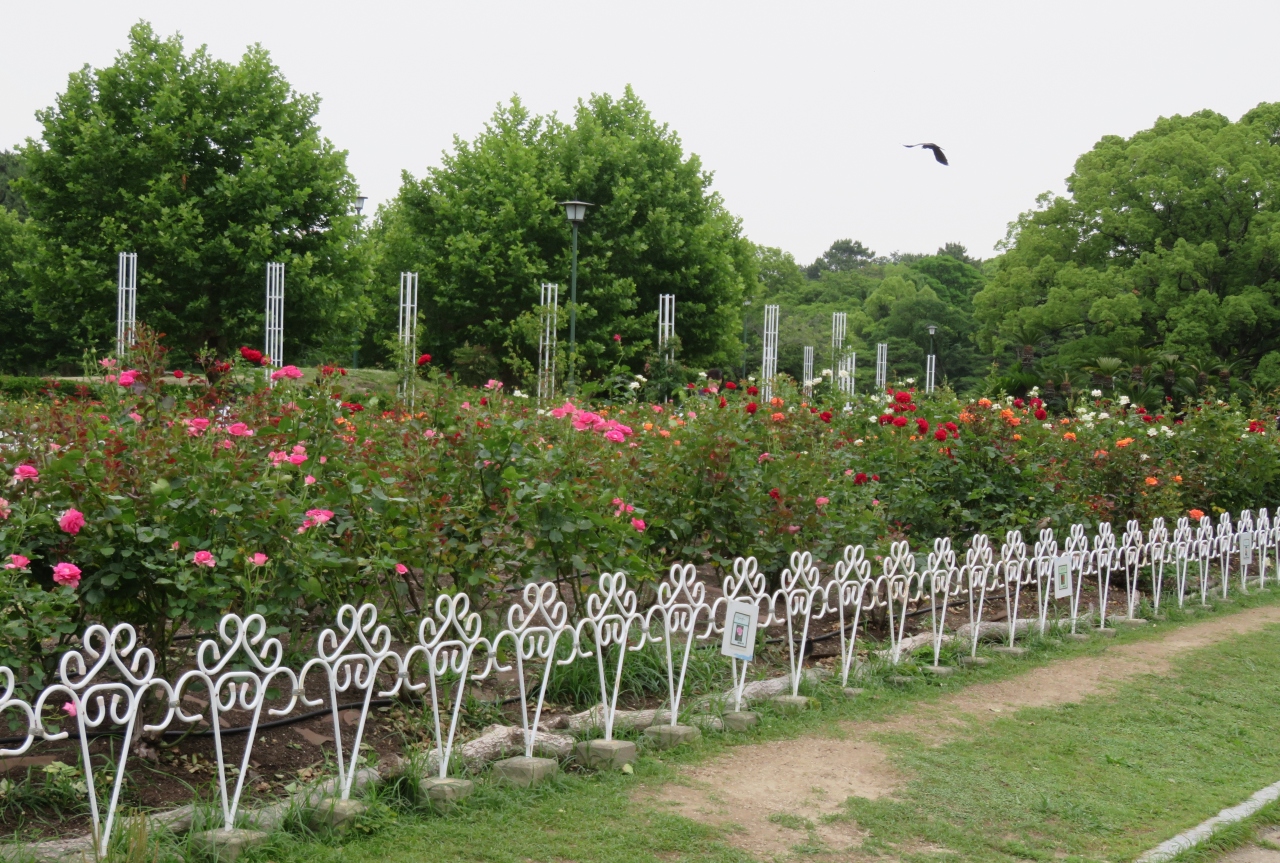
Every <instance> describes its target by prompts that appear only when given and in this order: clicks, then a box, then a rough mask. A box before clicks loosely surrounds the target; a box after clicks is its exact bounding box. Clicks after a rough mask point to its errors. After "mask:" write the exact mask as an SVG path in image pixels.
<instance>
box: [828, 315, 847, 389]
mask: <svg viewBox="0 0 1280 863" xmlns="http://www.w3.org/2000/svg"><path fill="white" fill-rule="evenodd" d="M848 326H849V315H848V313H846V312H832V313H831V369H832V371H831V374H832V376H833V378H832V381H831V383H832V385H833V386H835V387H837V388H841V387H840V383H839V380H838V379H836V378H835V377H834V375H835V374H836V369H838V368H840V361H841V359H843V358H844V335H845V332H846V331H847V329H848ZM841 389H843V388H841Z"/></svg>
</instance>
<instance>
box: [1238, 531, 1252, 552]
mask: <svg viewBox="0 0 1280 863" xmlns="http://www.w3.org/2000/svg"><path fill="white" fill-rule="evenodd" d="M1251 551H1253V534H1252V533H1250V532H1248V531H1244V532H1242V533H1241V534H1240V556H1241V557H1248V556H1249V552H1251Z"/></svg>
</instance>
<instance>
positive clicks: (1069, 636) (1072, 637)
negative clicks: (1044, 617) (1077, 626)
mask: <svg viewBox="0 0 1280 863" xmlns="http://www.w3.org/2000/svg"><path fill="white" fill-rule="evenodd" d="M1062 638H1063V640H1065V641H1088V640H1089V634H1088V633H1087V632H1066V633H1063V635H1062Z"/></svg>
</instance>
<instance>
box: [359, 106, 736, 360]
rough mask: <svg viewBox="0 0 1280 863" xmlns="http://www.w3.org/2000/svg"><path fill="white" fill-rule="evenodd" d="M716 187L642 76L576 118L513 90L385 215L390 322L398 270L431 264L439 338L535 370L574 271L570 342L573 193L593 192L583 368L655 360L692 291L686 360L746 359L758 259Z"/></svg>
mask: <svg viewBox="0 0 1280 863" xmlns="http://www.w3.org/2000/svg"><path fill="white" fill-rule="evenodd" d="M710 185H711V175H710V174H709V173H707V172H706V171H704V170H703V169H702V164H701V162H700V160H699V159H698V157H697V156H695V155H686V154H685V153H684V150H683V147H682V145H681V143H680V139H679V138H678V137H677V136H676V134H675V133H674V132H673V131H672V130H671V129H669V128H668V127H667V126H665V125H660V124H658V123H657V122H656V121H654V119H653V118H652V116H651V115H650V114H649V111H648V109H647V108H646V107H645V106H644V104H643V103H642V102H641V101H640V99H639V98H637V97H636V95H635V93H634V92H633V91H632V90H631V89H630V88H629V87H628V88H627V90H626V91H625V93H624V94H623V95H622V97H621V98H618V99H615V98H612V97H610V96H608V95H604V94H597V95H593V96H592V97H591V98H589V99H586V100H583V101H581V102H579V103H578V106H577V108H576V110H575V112H574V116H573V122H572V123H566V122H562V121H561V120H559V119H558V118H556V117H555V116H547V117H543V116H535V115H533V114H531V113H530V112H529V111H528V110H527V109H526V108H525V107H524V105H523V104H522V103H521V102H520V100H519V99H518V98H513V99H512V100H511V102H510V103H509V104H507V105H504V106H500V107H499V108H498V109H497V111H496V112H495V113H494V115H493V117H492V119H491V120H490V121H489V123H488V124H487V125H486V127H485V130H484V131H483V132H482V133H481V134H480V135H478V136H477V137H476V138H475V140H473V141H464V140H461V139H455V142H454V148H453V150H452V151H451V152H449V153H447V154H446V155H445V157H444V160H443V163H442V164H441V165H440V167H438V168H432V169H430V170H428V172H427V173H426V175H425V176H424V177H422V178H421V179H415V178H414V177H412V176H410V175H409V174H407V173H406V174H405V177H404V184H403V186H402V187H401V190H400V194H399V196H398V197H397V198H396V200H395V201H394V202H392V203H391V204H390V205H389V206H388V207H387V208H385V209H384V210H383V211H382V212H381V213H380V216H379V219H378V223H377V224H376V225H375V227H374V229H373V238H374V241H375V245H376V246H377V252H376V256H377V260H378V265H377V266H378V273H379V275H378V283H379V284H382V285H387V286H389V287H388V288H386V289H385V291H383V292H381V293H380V294H379V295H378V308H379V312H378V315H379V317H378V320H379V321H383V320H385V321H387V322H388V326H390V322H391V321H394V320H395V311H394V303H393V300H394V297H395V288H394V285H396V284H397V280H396V273H397V272H399V271H403V270H415V271H418V272H419V274H420V279H421V285H422V288H421V293H420V299H419V303H420V308H421V310H422V315H423V328H422V336H421V337H420V341H421V342H422V344H423V346H424V349H425V350H427V351H429V352H432V353H433V354H438V355H439V356H440V357H442V358H443V359H445V360H446V361H447V362H452V363H454V364H455V365H459V366H462V367H464V368H463V371H464V372H466V371H469V372H470V373H472V374H473V375H475V376H480V377H483V376H484V375H485V374H487V373H496V372H497V371H498V370H500V369H501V370H504V371H511V372H514V373H516V374H518V375H526V376H527V375H528V374H529V372H530V370H531V369H532V368H533V367H534V366H535V365H536V356H537V324H536V318H535V308H536V306H537V305H538V303H539V296H540V287H539V286H540V284H541V283H542V282H557V283H559V284H560V302H561V306H562V310H561V314H560V323H561V327H562V332H561V334H560V339H561V346H562V347H563V346H564V345H565V343H566V341H567V338H566V337H567V332H565V331H564V330H567V324H568V314H567V311H566V309H565V307H566V306H567V303H568V299H569V269H570V226H569V224H568V222H567V220H566V219H565V215H564V212H563V210H562V209H561V207H560V206H559V205H558V202H559V201H563V200H568V199H578V200H583V201H589V202H591V203H592V204H593V205H594V206H592V207H591V208H590V209H589V210H588V212H587V216H586V219H585V221H584V222H583V223H582V225H581V227H580V231H579V247H578V248H579V253H578V255H579V256H578V306H579V309H578V320H577V341H578V351H579V354H580V363H581V366H582V370H583V372H584V373H585V374H586V375H588V376H591V375H595V376H600V375H604V374H607V373H609V372H611V371H616V370H622V369H630V370H632V371H639V370H640V368H641V367H642V364H643V361H644V359H645V357H646V356H647V355H648V354H649V353H650V352H651V351H652V347H653V342H655V341H656V335H657V309H658V295H659V294H665V293H673V294H675V296H676V333H677V336H678V337H679V339H680V343H681V349H682V358H683V360H684V361H685V362H688V363H691V364H697V365H711V364H716V363H724V362H728V361H736V360H737V359H738V357H739V353H740V346H739V339H738V336H737V333H738V328H739V327H740V325H741V321H742V317H741V314H742V313H741V309H742V305H741V304H742V298H743V295H744V290H745V289H746V288H747V287H748V286H749V285H751V284H753V283H754V280H755V269H754V268H755V261H754V257H753V255H752V253H751V247H750V244H749V243H747V241H745V240H744V239H743V238H742V237H741V229H740V226H739V223H738V220H737V219H736V218H734V217H733V216H732V215H730V214H729V213H728V212H727V211H726V209H725V207H724V204H723V202H722V201H721V199H720V197H719V195H717V194H716V193H714V192H712V191H711V190H710ZM615 335H616V336H618V338H617V339H615V338H614V336H615ZM371 347H373V345H371Z"/></svg>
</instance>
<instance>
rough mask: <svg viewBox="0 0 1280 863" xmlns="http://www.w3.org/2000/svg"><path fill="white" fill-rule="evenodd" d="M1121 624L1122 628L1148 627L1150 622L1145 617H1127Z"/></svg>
mask: <svg viewBox="0 0 1280 863" xmlns="http://www.w3.org/2000/svg"><path fill="white" fill-rule="evenodd" d="M1120 623H1121V625H1122V626H1146V625H1147V624H1148V623H1150V621H1149V620H1147V619H1146V618H1145V617H1126V618H1125V619H1124V620H1122V621H1120Z"/></svg>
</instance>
